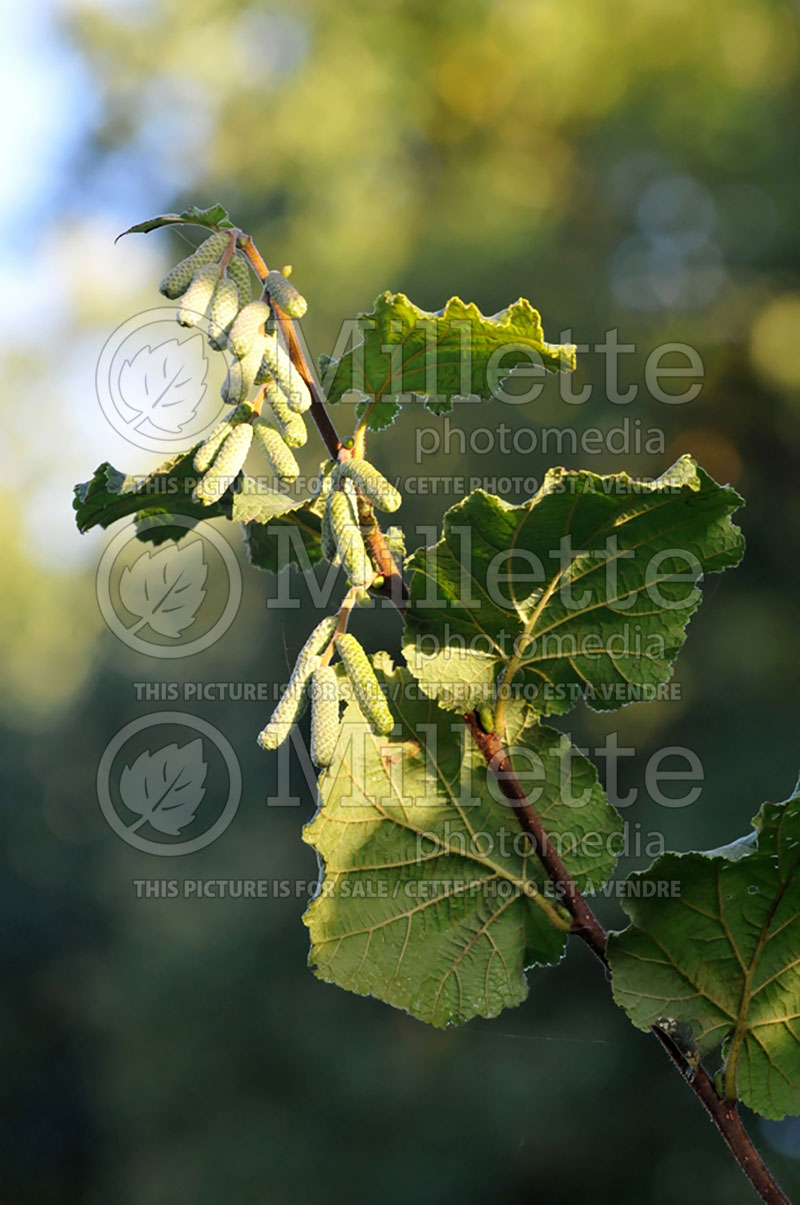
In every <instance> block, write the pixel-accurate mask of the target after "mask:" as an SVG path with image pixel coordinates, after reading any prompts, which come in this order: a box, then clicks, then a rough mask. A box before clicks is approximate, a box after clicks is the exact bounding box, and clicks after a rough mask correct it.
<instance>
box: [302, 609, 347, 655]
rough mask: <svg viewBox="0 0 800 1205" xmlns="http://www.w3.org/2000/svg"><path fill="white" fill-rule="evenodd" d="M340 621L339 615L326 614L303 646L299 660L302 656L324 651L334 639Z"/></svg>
mask: <svg viewBox="0 0 800 1205" xmlns="http://www.w3.org/2000/svg"><path fill="white" fill-rule="evenodd" d="M338 623H339V616H338V615H326V616H325V618H324V619H321V620H320V621H319V623H318V624H317V626H316V627H315V628H314V630H313V631H312V633H311V635H310V636H309V637H308V639H307V640H306V642H305V644H304V645H303V647H302V648H301V650H300V652H299V654H298V660H299V659H300V658H301V657H310V656H311V655H312V653H324V652H325V649H326V648H327V647H328V645H329V644H330V642H331V641H332V640H333V637H334V635H335V633H336V628H337V625H338Z"/></svg>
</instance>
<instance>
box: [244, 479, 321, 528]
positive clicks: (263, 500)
mask: <svg viewBox="0 0 800 1205" xmlns="http://www.w3.org/2000/svg"><path fill="white" fill-rule="evenodd" d="M301 505H303V503H302V502H299V501H298V499H297V498H292V497H290V496H289V495H288V494H281V493H279V492H278V491H277V490H273V489H269V488H267V487H266V486H264V485H262V483H261V482H260V481H258V480H257V479H255V478H253V477H248V476H247V474H243V475H242V479H241V481H240V483H239V487H238V489H237V490H236V492H235V493H234V495H233V504H232V508H231V518H232V519H233V520H234V522H235V523H269V522H270V521H271V520H272V519H275V518H278V517H279V516H280V515H284V514H287V513H288V512H289V511H293V510H297V509H298V508H299V507H300V506H301Z"/></svg>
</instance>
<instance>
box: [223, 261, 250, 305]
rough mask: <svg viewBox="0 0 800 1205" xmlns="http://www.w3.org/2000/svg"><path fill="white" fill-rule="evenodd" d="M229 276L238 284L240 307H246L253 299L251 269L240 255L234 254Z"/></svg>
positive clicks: (229, 267)
mask: <svg viewBox="0 0 800 1205" xmlns="http://www.w3.org/2000/svg"><path fill="white" fill-rule="evenodd" d="M228 276H229V277H230V278H231V280H232V281H233V283H234V284H235V285H236V289H237V292H238V294H239V309H244V307H245V306H246V305H248V304H249V302H250V301H252V298H253V289H252V285H251V284H250V269H249V268H248V266H247V263H246V262H245V260H243V259H242V257H241V256H240V255H234V256H233V257H232V259H231V262H230V263H229V264H228Z"/></svg>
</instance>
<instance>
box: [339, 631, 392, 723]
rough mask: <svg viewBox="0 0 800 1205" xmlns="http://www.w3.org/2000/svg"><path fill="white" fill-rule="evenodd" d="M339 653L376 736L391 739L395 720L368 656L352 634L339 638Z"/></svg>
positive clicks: (361, 709) (360, 706)
mask: <svg viewBox="0 0 800 1205" xmlns="http://www.w3.org/2000/svg"><path fill="white" fill-rule="evenodd" d="M336 651H337V653H338V654H339V656H340V657H341V659H342V664H343V665H344V668H345V670H346V671H347V677H348V680H349V682H350V685H351V686H352V688H353V694H354V695H355V697H356V702H357V703H358V706H359V709H360V711H361V714H362V715H363V716H364V719H365V720H366V721H367V723H368V724H369V726H370V728H371V729H372V731H373V732H374V733H375V735H376V736H388V735H389V733H390V732H391V731H392V728H393V727H394V720H393V719H392V713H391V711H390V710H389V705H388V704H387V702H386V696H385V695H384V693H383V691H382V690H381V687H380V683H379V682H378V679H377V678H376V677H375V671H374V669H373V668H372V666H371V665H370V663H369V658H368V657H367V654H366V653H365V652H364V650H363V649H362V647H361V645H360V644H359V643H358V641H357V640H356V638H355V636H351V635H350V633H349V632H345V633H344V634H343V635H341V636H337V637H336Z"/></svg>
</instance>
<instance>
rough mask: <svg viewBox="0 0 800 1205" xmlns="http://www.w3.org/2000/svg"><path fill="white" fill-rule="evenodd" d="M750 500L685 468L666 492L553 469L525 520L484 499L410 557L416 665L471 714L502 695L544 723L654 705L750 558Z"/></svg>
mask: <svg viewBox="0 0 800 1205" xmlns="http://www.w3.org/2000/svg"><path fill="white" fill-rule="evenodd" d="M741 501H742V500H741V498H740V497H739V496H738V494H737V493H736V492H735V491H734V490H732V489H730V488H729V487H726V486H719V485H717V484H716V483H715V482H714V481H712V480H711V478H710V477H709V476H708V475H707V474H706V473H704V472H703V470H702V469H700V468H698V467H697V465H696V464H695V462H694V461H693V460H692V459H691V458H690V457H688V456H684V457H682V459H681V460H679V461H678V462H677V463H676V464H675V465H673V466H672V468H671V469H669V470H668V472H666V473H665V474H664V475H663V476H662V477H659V479H658V480H657V481H653V482H645V481H635V480H633V479H631V478H630V477H629V476H628V475H627V473H618V474H616V475H613V476H609V477H601V476H598V475H597V474H596V473H590V472H568V471H567V470H566V469H551V470H550V472H548V474H547V475H546V477H545V480H544V483H543V485H542V488H541V489H540V490H539V491H538V493H537V494H536V495H535V496H534V497H533V498H531V499H530V501H529V502H526V503H523V504H522V505H521V506H512V505H510V504H509V503H508V502H504V501H503V500H502V499H501V498H497V497H495V496H494V495H493V494H486V493H484V492H483V491H482V490H478V491H476V492H475V493H473V494H471V495H469V497H467V498H465V499H464V500H463V501H462V502H460V503H458V504H457V505H456V506H454V507H453V508H452V509H451V510H449V511H448V512H447V514H446V515H445V517H444V534H443V538H442V540H441V541H440V542H439V543H438V544H436V545H435V546H434V547H431V548H420V549H418V550H417V551H416V552H414V553H412V555H411V556H410V557H409V560H408V565H409V567H410V568H412V569H414V570H415V571H416V572H415V573H414V577H413V578H412V581H411V602H410V605H409V607H408V609H407V610H406V612H405V625H406V626H405V635H404V647H403V651H404V654H405V656H406V660H407V661H408V664H409V665H410V667H411V669H412V670H413V672H414V675H415V676H416V677H417V678H418V679H419V681H420V684H421V686H422V688H423V690H425V691H426V692H427V693H428V694H430V695H431V696H432V697H434V698H436V699H438V701H439V702H440V704H441V705H442V706H443V707H447V708H450V709H452V710H458V711H465V710H468V709H470V708H472V707H476V706H477V705H478V704H480V703H485V702H489V701H491V700H493V699H494V698H495V697H496V687H497V683H498V680H500V682H501V683H502V684H503V693H508V692H509V691H511V692H516V693H517V694H518V695H519V696H520V697H522V698H525V699H526V700H527V701H528V702H529V703H530V704H531V705H532V706H534V707H535V708H536V710H537V711H539V712H540V713H541V714H542V715H550V714H561V713H563V712H565V711H568V710H569V708H570V707H571V706H572V704H573V703H574V702H575V701H576V700H577V699H578V698H585V699H586V701H587V702H588V703H589V704H590V705H591V706H593V707H594V708H596V709H597V710H614V709H616V708H618V707H621V706H623V705H624V704H625V703H629V702H634V701H638V700H640V699H646V698H651V697H653V695H654V693H655V691H656V689H657V687H658V686H659V685H660V684H661V683H664V682H666V681H667V680H668V679H669V677H670V675H671V672H672V664H673V661H674V659H675V657H676V655H677V653H678V651H679V649H680V648H681V646H682V644H683V641H684V639H685V627H686V624H687V622H688V620H689V617H690V616H691V615H692V613H693V612H694V610H695V609H696V608H697V606H698V604H699V602H700V597H701V596H700V591H699V590H698V589H696V588H695V585H694V583H695V582H696V580H697V579H699V577H700V576H701V575H702V573H713V572H718V571H720V570H722V569H726V568H728V567H729V566H731V565H735V564H737V562H738V561H739V560H740V558H741V555H742V551H743V540H742V535H741V532H740V531H739V529H738V528H737V527H735V526H734V525H733V524H732V523H731V520H730V518H729V516H730V514H731V512H732V511H734V510H736V509H737V508H738V507H739V506H740V504H741Z"/></svg>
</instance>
